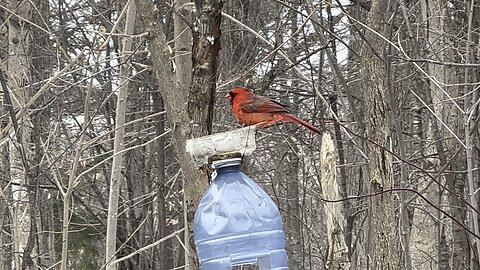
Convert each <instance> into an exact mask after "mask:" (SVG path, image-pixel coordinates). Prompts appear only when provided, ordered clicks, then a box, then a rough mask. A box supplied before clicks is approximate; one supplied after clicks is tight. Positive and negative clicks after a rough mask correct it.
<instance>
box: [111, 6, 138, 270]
mask: <svg viewBox="0 0 480 270" xmlns="http://www.w3.org/2000/svg"><path fill="white" fill-rule="evenodd" d="M136 12H137V7H136V4H135V1H133V0H129V1H128V8H127V13H126V18H125V35H126V36H125V37H124V38H123V41H122V57H121V59H120V62H121V63H122V65H121V66H120V74H119V75H120V88H119V90H118V97H117V109H116V116H115V138H114V141H113V161H112V175H111V178H110V192H109V200H108V219H107V239H106V243H105V246H106V251H105V261H106V268H105V269H106V270H115V269H116V268H117V267H116V265H114V264H111V263H110V262H111V260H112V259H114V258H115V252H116V250H117V247H116V243H117V241H116V240H117V214H118V197H119V196H120V185H121V183H122V181H121V180H122V178H123V176H122V165H123V153H122V151H123V149H124V148H125V146H124V137H125V114H126V110H127V95H128V87H129V77H130V73H131V71H130V65H129V62H130V52H131V51H132V40H131V37H129V35H132V34H133V28H134V26H135V16H136Z"/></svg>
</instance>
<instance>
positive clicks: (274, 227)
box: [194, 159, 288, 270]
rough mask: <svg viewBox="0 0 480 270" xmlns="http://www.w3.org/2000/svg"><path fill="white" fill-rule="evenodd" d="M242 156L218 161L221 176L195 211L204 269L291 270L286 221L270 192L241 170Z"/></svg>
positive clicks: (218, 174)
mask: <svg viewBox="0 0 480 270" xmlns="http://www.w3.org/2000/svg"><path fill="white" fill-rule="evenodd" d="M239 164H240V160H239V159H231V160H226V161H222V162H217V164H216V165H215V168H216V171H217V176H216V178H215V180H214V182H213V183H212V185H211V186H210V187H209V188H208V189H207V191H206V192H205V194H204V196H203V198H202V200H201V201H200V205H199V207H198V209H197V212H196V213H195V219H194V238H195V243H196V249H197V253H198V256H199V259H200V264H201V269H202V270H227V269H231V267H232V266H235V265H243V264H251V263H257V264H258V265H259V266H260V269H262V270H269V269H272V270H273V269H275V270H286V269H288V262H287V254H286V252H285V240H284V234H283V229H282V220H281V217H280V212H279V211H278V208H277V206H276V205H275V203H274V202H273V201H272V199H271V198H270V197H269V196H268V194H267V193H265V191H264V190H263V189H262V188H261V187H260V186H259V185H257V184H256V183H255V182H254V181H253V180H252V179H250V178H249V177H248V176H246V175H245V174H244V173H242V172H241V171H240V167H239Z"/></svg>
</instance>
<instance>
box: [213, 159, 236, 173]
mask: <svg viewBox="0 0 480 270" xmlns="http://www.w3.org/2000/svg"><path fill="white" fill-rule="evenodd" d="M241 162H242V159H241V158H229V159H223V160H216V161H214V162H213V163H212V167H213V168H214V169H215V170H216V171H217V173H225V172H230V171H239V170H240V163H241Z"/></svg>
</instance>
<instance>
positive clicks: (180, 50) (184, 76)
mask: <svg viewBox="0 0 480 270" xmlns="http://www.w3.org/2000/svg"><path fill="white" fill-rule="evenodd" d="M187 3H190V1H188V0H176V1H175V6H176V7H177V12H176V13H174V39H175V48H174V49H175V65H176V72H175V74H176V78H177V82H178V87H179V89H180V91H181V92H182V93H184V94H185V95H188V94H189V93H190V89H191V87H192V45H193V37H192V29H190V27H189V25H188V23H187V22H188V21H186V20H189V19H190V18H191V12H190V11H189V8H190V9H191V7H188V6H187ZM189 22H190V23H192V22H191V20H190V21H189ZM183 180H185V179H183ZM183 184H184V185H185V182H183ZM183 196H184V198H183V200H184V202H183V204H184V205H187V200H188V197H187V196H188V195H187V193H185V192H184V193H183ZM183 210H184V215H183V217H184V226H186V227H187V231H186V232H185V233H184V234H183V236H184V243H188V242H189V241H190V239H189V238H190V237H191V235H190V233H191V232H190V231H189V230H188V225H187V224H188V213H187V211H188V208H187V207H184V208H183ZM188 252H189V251H188V250H184V254H185V255H184V258H185V265H187V264H188Z"/></svg>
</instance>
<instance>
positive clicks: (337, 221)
mask: <svg viewBox="0 0 480 270" xmlns="http://www.w3.org/2000/svg"><path fill="white" fill-rule="evenodd" d="M336 160H337V159H336V153H335V145H334V142H333V140H332V138H331V137H330V135H329V134H328V133H325V134H323V136H322V151H321V155H320V163H321V166H322V178H321V179H322V195H323V198H325V199H327V200H338V199H340V185H339V182H338V180H337V162H336ZM324 207H325V214H326V224H327V238H328V252H327V260H326V263H325V268H326V269H333V270H340V269H349V268H350V262H349V258H348V254H349V251H348V247H347V245H346V243H345V217H344V216H343V213H342V205H341V204H340V203H328V202H326V203H325V206H324Z"/></svg>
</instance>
